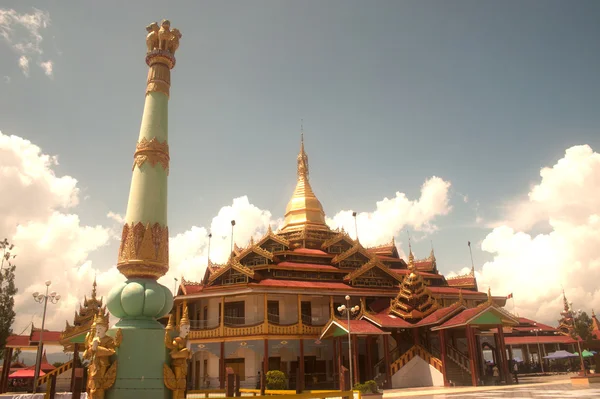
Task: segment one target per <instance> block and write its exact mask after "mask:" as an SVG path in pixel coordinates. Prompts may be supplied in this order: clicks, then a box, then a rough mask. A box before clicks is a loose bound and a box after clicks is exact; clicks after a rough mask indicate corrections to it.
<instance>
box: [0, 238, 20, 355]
mask: <svg viewBox="0 0 600 399" xmlns="http://www.w3.org/2000/svg"><path fill="white" fill-rule="evenodd" d="M14 247H15V246H14V245H13V244H11V243H10V242H8V240H7V239H6V238H5V239H4V241H0V251H1V255H2V259H1V260H0V349H1V351H0V353H2V354H4V348H5V346H6V339H7V338H8V336H9V335H10V334H12V328H11V326H12V324H13V322H14V321H15V315H16V314H15V311H14V307H15V295H16V294H17V287H16V286H15V270H16V266H15V265H14V263H12V261H13V259H14V258H15V257H16V255H13V254H12V253H11V251H12V250H13V248H14Z"/></svg>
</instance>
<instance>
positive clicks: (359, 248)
mask: <svg viewBox="0 0 600 399" xmlns="http://www.w3.org/2000/svg"><path fill="white" fill-rule="evenodd" d="M355 253H360V254H362V255H364V256H365V257H366V258H367V259H369V260H371V259H373V255H372V254H370V253H369V252H368V251H367V250H366V249H365V248H364V247H363V246H362V245H361V244H360V243H359V242H358V241H356V243H355V244H354V246H353V247H352V248H350V249H349V250H347V251H345V252H342V253H341V254H339V255H337V256H336V257H334V258H333V259H332V260H331V263H340V262H341V261H343V260H344V259H346V258H348V257H349V256H350V255H353V254H355Z"/></svg>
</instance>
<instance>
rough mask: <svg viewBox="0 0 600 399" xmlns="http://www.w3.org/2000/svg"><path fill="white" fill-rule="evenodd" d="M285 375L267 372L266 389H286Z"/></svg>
mask: <svg viewBox="0 0 600 399" xmlns="http://www.w3.org/2000/svg"><path fill="white" fill-rule="evenodd" d="M286 385H287V384H286V382H285V374H283V372H281V371H279V370H271V371H267V389H273V390H280V389H285V388H286Z"/></svg>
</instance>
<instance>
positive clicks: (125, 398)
mask: <svg viewBox="0 0 600 399" xmlns="http://www.w3.org/2000/svg"><path fill="white" fill-rule="evenodd" d="M123 321H125V320H122V321H120V322H119V323H121V322H123ZM136 321H140V320H136ZM146 321H147V320H146ZM128 322H129V321H128ZM155 322H156V321H155ZM119 323H117V326H118V325H119ZM156 323H158V322H156ZM125 324H127V323H125ZM158 324H160V323H158ZM122 333H123V341H122V342H121V346H120V347H119V348H117V354H116V355H115V356H114V358H116V359H115V360H116V361H118V365H117V379H116V381H115V384H114V385H113V386H112V387H111V388H110V389H108V390H107V391H106V398H107V399H138V398H144V399H169V398H170V397H171V391H170V390H169V389H168V388H167V387H166V386H165V384H164V381H163V364H164V363H165V362H167V359H168V352H167V349H166V348H165V344H164V337H165V330H164V329H162V328H161V329H158V328H156V327H154V328H152V327H151V328H134V327H132V326H125V325H124V326H123V327H122ZM115 334H116V329H111V330H110V332H109V335H111V336H114V335H115Z"/></svg>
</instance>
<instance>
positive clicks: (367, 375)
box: [365, 336, 375, 381]
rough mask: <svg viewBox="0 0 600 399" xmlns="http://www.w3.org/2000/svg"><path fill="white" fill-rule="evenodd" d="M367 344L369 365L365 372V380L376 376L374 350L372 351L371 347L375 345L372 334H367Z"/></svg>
mask: <svg viewBox="0 0 600 399" xmlns="http://www.w3.org/2000/svg"><path fill="white" fill-rule="evenodd" d="M365 345H366V351H365V352H366V355H367V367H366V373H365V381H368V380H372V379H373V377H374V376H375V375H374V373H373V352H372V351H371V348H372V346H373V338H372V337H371V336H367V338H365Z"/></svg>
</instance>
